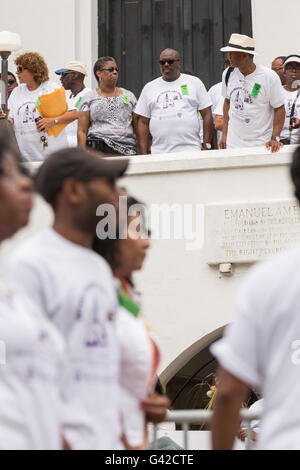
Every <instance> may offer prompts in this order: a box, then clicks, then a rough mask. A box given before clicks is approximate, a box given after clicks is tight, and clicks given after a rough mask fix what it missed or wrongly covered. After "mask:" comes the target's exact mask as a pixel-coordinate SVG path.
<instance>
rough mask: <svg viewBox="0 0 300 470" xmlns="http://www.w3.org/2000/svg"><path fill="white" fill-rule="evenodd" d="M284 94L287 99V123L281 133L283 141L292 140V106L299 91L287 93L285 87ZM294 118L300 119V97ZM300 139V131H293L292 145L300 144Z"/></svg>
mask: <svg viewBox="0 0 300 470" xmlns="http://www.w3.org/2000/svg"><path fill="white" fill-rule="evenodd" d="M282 89H283V94H284V97H285V122H284V126H283V129H282V131H281V135H280V138H281V139H289V138H290V120H291V111H292V106H293V104H294V102H295V100H296V98H297V93H298V91H287V90H286V89H285V88H284V87H282ZM294 116H295V117H297V118H298V119H299V118H300V96H298V98H297V101H296V106H295V111H294ZM299 138H300V129H293V130H292V135H291V144H299Z"/></svg>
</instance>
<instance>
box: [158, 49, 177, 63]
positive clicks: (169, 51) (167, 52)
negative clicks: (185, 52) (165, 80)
mask: <svg viewBox="0 0 300 470" xmlns="http://www.w3.org/2000/svg"><path fill="white" fill-rule="evenodd" d="M164 55H172V57H174V59H176V60H181V59H180V54H179V52H178V51H175V49H170V48H167V49H164V50H163V51H162V52H161V54H160V57H162V56H164Z"/></svg>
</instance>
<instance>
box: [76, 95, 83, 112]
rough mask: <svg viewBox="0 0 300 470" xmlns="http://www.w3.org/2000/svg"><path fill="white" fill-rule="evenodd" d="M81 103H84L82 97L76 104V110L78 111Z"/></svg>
mask: <svg viewBox="0 0 300 470" xmlns="http://www.w3.org/2000/svg"><path fill="white" fill-rule="evenodd" d="M81 101H82V96H81V97H80V98H79V100H78V101H77V102H76V104H75V108H76V109H78V108H79V105H80V103H81Z"/></svg>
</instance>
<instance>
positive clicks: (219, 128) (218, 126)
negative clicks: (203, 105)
mask: <svg viewBox="0 0 300 470" xmlns="http://www.w3.org/2000/svg"><path fill="white" fill-rule="evenodd" d="M223 121H224V120H223V116H220V115H219V114H217V115H216V120H215V129H216V131H221V132H222V131H223Z"/></svg>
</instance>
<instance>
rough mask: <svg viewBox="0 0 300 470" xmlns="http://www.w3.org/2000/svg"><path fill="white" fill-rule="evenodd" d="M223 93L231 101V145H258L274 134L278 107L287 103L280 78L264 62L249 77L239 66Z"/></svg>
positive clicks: (225, 71)
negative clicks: (275, 110)
mask: <svg viewBox="0 0 300 470" xmlns="http://www.w3.org/2000/svg"><path fill="white" fill-rule="evenodd" d="M226 74H227V70H224V73H223V82H222V83H223V85H222V95H223V97H224V98H227V99H229V100H230V110H229V124H228V134H227V148H242V147H258V146H262V145H265V144H266V143H267V142H268V141H269V140H270V138H271V136H272V131H273V120H274V108H275V109H276V108H279V107H280V106H282V105H284V96H283V93H282V85H281V82H280V78H279V76H278V75H277V73H276V72H274V71H273V70H270V69H268V68H267V67H264V66H262V65H256V69H255V71H254V72H253V73H251V74H250V75H247V76H246V77H245V76H244V75H243V74H242V73H241V72H240V71H239V69H238V68H235V69H234V70H233V72H232V73H231V75H230V78H229V81H228V85H227V87H226V84H225V77H226Z"/></svg>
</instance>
